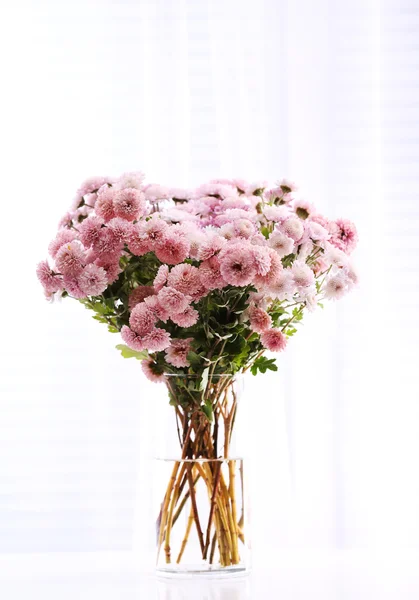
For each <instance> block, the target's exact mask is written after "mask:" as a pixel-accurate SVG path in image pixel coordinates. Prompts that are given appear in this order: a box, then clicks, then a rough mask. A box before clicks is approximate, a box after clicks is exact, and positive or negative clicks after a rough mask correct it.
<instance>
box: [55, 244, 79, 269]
mask: <svg viewBox="0 0 419 600" xmlns="http://www.w3.org/2000/svg"><path fill="white" fill-rule="evenodd" d="M55 264H56V267H57V269H58V271H59V272H60V273H61V274H62V275H65V276H66V277H77V275H79V274H80V273H81V272H82V270H83V267H84V266H85V264H86V253H85V251H84V249H83V247H82V245H81V244H80V242H77V241H73V242H70V243H68V244H65V245H64V246H61V248H60V249H59V250H58V252H57V255H56V257H55Z"/></svg>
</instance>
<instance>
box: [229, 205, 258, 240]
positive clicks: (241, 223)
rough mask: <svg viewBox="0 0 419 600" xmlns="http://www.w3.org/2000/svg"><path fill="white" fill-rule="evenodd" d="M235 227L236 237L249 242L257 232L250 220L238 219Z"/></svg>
mask: <svg viewBox="0 0 419 600" xmlns="http://www.w3.org/2000/svg"><path fill="white" fill-rule="evenodd" d="M229 212H230V211H229ZM233 227H234V235H235V236H236V237H240V238H243V239H245V240H248V239H249V238H250V237H252V235H254V234H255V232H256V228H255V226H254V224H253V223H252V221H250V220H249V219H237V220H235V221H234V222H233Z"/></svg>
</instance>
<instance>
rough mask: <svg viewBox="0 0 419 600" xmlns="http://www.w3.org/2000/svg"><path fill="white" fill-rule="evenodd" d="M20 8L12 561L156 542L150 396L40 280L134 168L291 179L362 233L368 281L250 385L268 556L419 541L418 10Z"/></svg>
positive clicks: (10, 424) (6, 517) (75, 310)
mask: <svg viewBox="0 0 419 600" xmlns="http://www.w3.org/2000/svg"><path fill="white" fill-rule="evenodd" d="M3 14H4V17H5V18H4V19H3V20H2V25H1V28H2V31H1V36H0V44H1V50H2V52H1V56H2V62H3V68H2V71H3V77H4V81H3V86H2V89H3V91H2V98H1V103H2V111H1V116H0V119H1V121H2V122H1V131H2V142H3V144H2V146H3V150H2V154H3V160H2V166H3V169H2V170H3V175H2V190H1V191H2V201H1V206H2V220H1V235H0V244H1V256H2V277H1V284H0V286H1V303H2V306H1V308H2V310H1V315H2V318H1V330H0V331H1V341H2V343H1V344H0V353H1V356H0V369H1V381H0V392H1V402H0V552H26V551H62V550H75V551H76V550H108V549H112V550H129V549H130V548H131V547H132V546H133V545H134V547H136V548H139V549H141V548H142V549H144V548H145V541H144V537H145V532H146V531H147V523H149V522H150V519H151V517H150V516H149V513H150V501H149V498H150V494H149V475H150V466H149V462H148V457H149V455H150V448H151V447H152V445H153V434H152V427H151V426H150V421H151V420H153V419H155V417H156V416H157V411H158V407H156V405H155V404H153V392H154V389H155V388H152V387H150V385H151V384H148V383H145V382H144V379H143V377H142V375H141V374H140V372H139V365H138V363H134V361H124V360H123V359H122V358H121V357H120V356H119V355H118V353H117V351H116V350H115V349H114V345H115V344H116V343H118V342H117V340H116V336H111V335H110V334H108V332H107V331H106V329H104V328H103V329H102V326H101V325H99V324H98V323H96V322H95V321H93V320H92V319H91V318H90V314H89V313H88V312H87V311H85V310H84V309H83V307H81V306H79V305H78V304H77V303H75V302H71V301H65V302H63V303H62V304H61V305H53V306H50V305H48V304H47V303H46V302H45V301H44V300H43V297H42V292H41V289H40V287H39V285H38V283H37V281H36V278H35V275H34V271H35V265H36V262H37V261H38V260H41V259H43V258H44V256H45V254H46V247H47V244H48V241H49V239H50V238H52V237H53V234H54V231H55V227H56V223H57V221H58V219H59V218H60V217H61V215H62V214H63V213H64V212H65V211H66V210H67V207H68V205H69V203H70V202H71V199H72V197H73V193H74V191H75V190H76V188H77V187H78V185H79V184H80V182H81V181H82V180H83V179H84V178H86V177H87V176H90V175H93V174H108V173H110V174H119V173H121V172H123V171H129V170H136V169H142V170H144V171H145V172H146V174H147V177H148V179H149V181H155V182H161V183H165V184H169V185H179V186H188V185H194V184H197V183H199V182H203V181H205V180H208V179H210V178H213V177H221V176H242V177H245V178H248V179H250V180H253V179H268V180H270V181H271V182H275V180H276V179H277V178H280V177H283V176H287V177H290V178H292V179H295V180H297V181H298V182H299V184H300V187H301V190H302V193H303V195H304V196H305V197H306V198H307V199H309V200H312V201H313V202H315V203H316V204H317V205H318V207H319V209H320V210H321V211H324V212H325V213H326V214H328V215H330V216H332V217H338V216H344V217H348V218H350V219H352V220H353V221H355V222H356V223H357V225H358V228H359V234H360V244H359V248H358V250H357V254H356V256H357V261H358V266H359V270H360V274H361V284H360V287H359V289H358V290H357V291H356V292H355V293H353V294H352V295H351V296H350V297H348V298H346V299H345V300H343V301H342V302H341V303H340V304H339V305H334V304H333V305H328V306H327V307H326V309H325V310H324V311H319V312H318V313H315V314H314V315H310V316H308V317H307V319H306V323H305V325H304V327H303V328H302V329H301V331H300V332H299V334H298V336H296V337H295V338H294V339H293V341H292V343H291V344H290V348H289V351H288V353H287V354H286V355H284V356H281V357H280V359H279V366H280V372H279V374H272V375H266V376H260V379H258V380H256V379H254V380H251V381H250V382H249V384H248V389H247V402H246V407H245V410H246V414H247V418H248V423H249V433H250V435H249V438H250V439H251V444H250V450H251V454H252V458H253V535H254V545H255V546H256V547H257V548H259V549H262V548H264V547H268V546H269V545H270V544H272V546H273V545H274V543H275V546H277V545H278V544H279V546H285V547H289V546H300V545H304V546H313V547H323V548H335V547H337V548H341V547H357V546H365V547H375V546H380V547H383V546H391V547H393V546H400V547H401V546H414V547H419V515H418V508H417V507H418V506H419V476H418V466H417V465H418V460H419V435H418V433H419V402H418V400H419V398H418V377H417V356H418V353H417V338H418V333H419V319H418V313H417V305H418V300H419V270H418V266H417V255H418V250H419V244H418V228H419V208H418V181H419V175H418V171H417V165H418V158H419V152H418V150H419V120H418V119H419V110H418V109H419V68H418V66H419V2H418V1H415V0H397V1H396V0H383V1H381V2H379V1H378V0H354V1H352V2H343V1H337V2H333V1H332V0H319V1H318V2H312V1H311V0H292V1H291V0H288V1H287V0H260V1H259V2H251V1H250V0H240V1H239V0H227V1H226V0H224V1H222V0H211V1H209V0H208V1H205V0H202V1H201V0H200V1H199V2H197V1H194V0H153V1H151V0H148V1H147V2H146V1H142V0H125V1H121V2H111V1H109V0H97V1H94V0H74V1H73V2H66V3H64V2H54V1H53V0H38V1H37V2H30V1H29V0H26V1H23V0H21V1H20V2H15V3H9V5H8V7H7V8H6V9H5V10H4V11H3ZM249 415H250V416H249ZM259 556H260V554H259Z"/></svg>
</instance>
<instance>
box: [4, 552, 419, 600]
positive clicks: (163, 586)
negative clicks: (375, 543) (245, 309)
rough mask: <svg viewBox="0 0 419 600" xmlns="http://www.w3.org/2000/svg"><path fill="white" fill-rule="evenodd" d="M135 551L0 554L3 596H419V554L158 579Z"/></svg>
mask: <svg viewBox="0 0 419 600" xmlns="http://www.w3.org/2000/svg"><path fill="white" fill-rule="evenodd" d="M138 563H139V561H138V559H137V558H136V557H135V555H132V554H125V553H117V554H102V553H100V554H94V553H91V554H49V555H48V554H44V555H41V554H37V555H17V554H16V555H6V556H5V555H3V556H2V555H0V598H1V599H2V600H23V599H26V598H27V599H28V600H38V599H39V600H41V599H42V600H67V599H70V598H71V599H72V600H84V599H86V600H87V599H88V600H108V599H109V600H110V599H112V600H134V599H135V600H249V599H250V600H254V599H257V600H259V599H260V600H265V599H269V600H270V599H272V600H276V599H278V600H288V599H292V600H297V599H307V600H315V599H317V598H319V599H321V600H331V599H336V600H338V599H339V600H352V599H353V600H355V599H356V600H364V599H365V600H367V599H368V600H387V599H390V598H391V599H392V600H393V599H394V600H404V599H413V598H414V599H418V598H419V553H418V552H408V551H406V552H402V551H397V552H394V553H389V552H386V553H384V552H382V553H374V552H371V551H369V552H355V551H340V552H339V551H338V552H334V553H324V552H316V551H311V552H308V551H304V552H302V551H295V550H293V551H291V552H286V553H285V552H280V553H278V554H277V556H276V557H275V561H272V560H270V563H269V564H268V563H266V562H265V564H259V565H258V564H256V565H255V567H254V569H253V571H252V574H251V575H250V577H248V578H244V579H230V580H225V579H221V580H208V579H199V580H197V579H192V580H184V579H182V580H178V579H176V580H158V579H156V578H155V577H154V574H153V572H152V571H151V570H149V571H148V572H147V570H143V571H142V570H141V569H140V568H139V567H138Z"/></svg>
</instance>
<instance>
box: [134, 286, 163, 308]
mask: <svg viewBox="0 0 419 600" xmlns="http://www.w3.org/2000/svg"><path fill="white" fill-rule="evenodd" d="M155 293H156V292H155V289H154V288H153V286H151V285H139V286H138V287H136V288H135V289H134V290H132V292H131V293H130V295H129V298H128V307H129V309H130V310H132V309H133V308H134V306H136V305H137V304H139V303H140V302H142V301H143V300H145V298H147V297H148V296H152V295H153V294H155Z"/></svg>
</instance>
